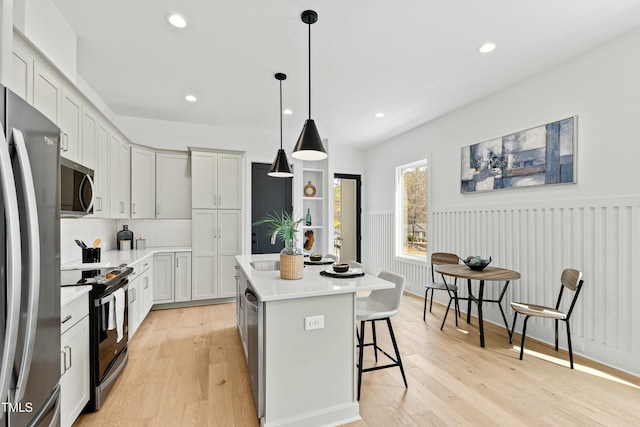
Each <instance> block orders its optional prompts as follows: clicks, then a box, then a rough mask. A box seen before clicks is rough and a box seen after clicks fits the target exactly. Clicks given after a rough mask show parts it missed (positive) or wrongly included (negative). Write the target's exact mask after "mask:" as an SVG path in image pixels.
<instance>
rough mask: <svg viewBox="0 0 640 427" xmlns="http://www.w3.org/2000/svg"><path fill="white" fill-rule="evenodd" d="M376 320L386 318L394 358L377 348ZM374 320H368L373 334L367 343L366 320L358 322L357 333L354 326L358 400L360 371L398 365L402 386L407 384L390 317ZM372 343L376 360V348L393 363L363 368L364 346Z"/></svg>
mask: <svg viewBox="0 0 640 427" xmlns="http://www.w3.org/2000/svg"><path fill="white" fill-rule="evenodd" d="M376 320H386V321H387V327H388V328H389V335H390V336H391V342H392V343H393V350H394V352H395V356H396V358H395V359H394V358H393V357H392V356H391V355H389V354H388V353H387V352H386V351H384V350H383V349H381V348H379V347H378V345H377V340H376V327H375V322H376ZM376 320H370V322H371V330H372V334H373V342H372V343H367V344H365V342H364V327H365V326H364V325H365V323H366V321H361V322H360V333H358V328H356V335H357V337H358V350H359V354H358V400H360V390H361V388H362V373H363V372H368V371H376V370H378V369H385V368H392V367H395V366H397V367H399V368H400V373H401V374H402V381H403V382H404V386H405V387H408V386H407V377H406V376H405V373H404V367H403V366H402V359H401V357H400V351H399V350H398V343H397V342H396V336H395V334H394V333H393V327H392V326H391V319H390V318H388V317H387V318H385V319H376ZM370 345H372V346H373V348H374V351H375V352H376V353H375V354H376V362H377V361H378V354H377V352H378V350H380V351H381V352H382V353H383V354H384V355H385V356H387V357H388V358H389V359H390V360H391V361H392V362H393V363H391V364H388V365H384V366H373V367H371V368H364V367H363V359H364V348H365V347H366V346H370Z"/></svg>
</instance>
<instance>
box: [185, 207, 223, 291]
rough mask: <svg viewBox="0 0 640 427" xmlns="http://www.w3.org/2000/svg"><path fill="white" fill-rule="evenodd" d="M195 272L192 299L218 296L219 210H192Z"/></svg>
mask: <svg viewBox="0 0 640 427" xmlns="http://www.w3.org/2000/svg"><path fill="white" fill-rule="evenodd" d="M191 215H192V218H193V219H192V222H191V229H192V239H191V242H192V249H193V261H192V262H193V274H192V280H193V284H192V292H191V299H193V300H201V299H209V298H216V297H217V296H218V294H217V292H216V282H217V279H216V272H217V258H218V211H216V210H213V209H194V210H193V212H192V214H191Z"/></svg>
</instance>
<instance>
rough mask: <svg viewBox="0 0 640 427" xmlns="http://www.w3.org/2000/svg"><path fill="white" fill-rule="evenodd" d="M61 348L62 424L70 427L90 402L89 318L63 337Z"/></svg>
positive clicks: (61, 338) (84, 318) (85, 318)
mask: <svg viewBox="0 0 640 427" xmlns="http://www.w3.org/2000/svg"><path fill="white" fill-rule="evenodd" d="M60 345H61V347H62V349H61V353H62V354H61V355H60V357H61V359H62V361H61V363H62V365H63V367H62V368H63V375H62V377H61V378H60V394H61V396H60V425H61V426H62V427H70V426H71V425H72V424H73V422H74V421H75V420H76V418H77V417H78V415H80V412H81V411H82V408H84V406H85V405H86V403H87V402H88V401H89V383H90V379H89V316H85V317H83V318H82V320H80V321H79V322H78V323H77V324H75V325H74V326H72V327H71V328H69V330H67V331H66V332H65V333H64V334H62V336H61V337H60ZM65 364H66V366H64V365H65Z"/></svg>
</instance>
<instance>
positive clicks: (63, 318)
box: [60, 294, 89, 334]
mask: <svg viewBox="0 0 640 427" xmlns="http://www.w3.org/2000/svg"><path fill="white" fill-rule="evenodd" d="M88 314H89V295H88V294H84V295H82V296H81V297H79V298H76V299H74V300H73V301H71V302H70V303H68V304H66V305H64V306H63V307H61V310H60V329H61V330H60V333H61V334H63V333H65V332H66V331H67V330H68V329H69V328H70V327H72V326H73V325H75V324H76V323H78V322H79V321H80V320H82V318H83V317H84V316H87V315H88Z"/></svg>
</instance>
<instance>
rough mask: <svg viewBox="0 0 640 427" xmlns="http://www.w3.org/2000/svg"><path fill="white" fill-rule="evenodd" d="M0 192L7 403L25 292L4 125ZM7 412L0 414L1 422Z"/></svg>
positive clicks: (1, 368)
mask: <svg viewBox="0 0 640 427" xmlns="http://www.w3.org/2000/svg"><path fill="white" fill-rule="evenodd" d="M0 191H1V192H2V200H3V201H4V207H3V209H4V213H5V223H6V228H5V230H6V231H5V238H6V239H5V243H4V245H5V250H6V259H7V266H6V281H7V291H6V296H7V301H6V321H5V330H4V331H3V335H4V344H3V345H2V359H1V360H0V401H1V402H6V401H7V396H8V394H9V383H10V381H11V377H12V374H13V366H14V358H15V354H16V343H17V342H18V321H19V319H20V292H21V289H22V273H21V269H22V259H21V254H22V248H21V245H20V213H19V210H18V194H17V193H16V184H15V179H14V177H13V167H12V166H11V156H10V155H9V145H8V144H7V140H6V139H5V137H4V129H3V127H2V124H1V123H0ZM4 414H5V411H0V420H2V418H3V417H4Z"/></svg>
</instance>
